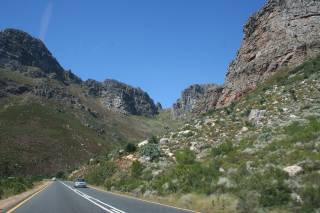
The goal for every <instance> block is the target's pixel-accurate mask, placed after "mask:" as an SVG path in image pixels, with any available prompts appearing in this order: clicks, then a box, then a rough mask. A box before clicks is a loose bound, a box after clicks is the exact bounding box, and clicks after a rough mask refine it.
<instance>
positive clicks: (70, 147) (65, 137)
mask: <svg viewBox="0 0 320 213" xmlns="http://www.w3.org/2000/svg"><path fill="white" fill-rule="evenodd" d="M158 114H159V111H158V108H157V107H156V106H155V104H154V102H153V100H152V99H151V98H150V97H149V95H148V94H147V93H146V92H144V91H143V90H141V89H139V88H133V87H131V86H129V85H126V84H124V83H120V82H117V81H106V82H104V83H100V82H93V83H92V82H91V83H90V81H86V82H84V81H82V80H81V79H80V78H79V77H77V76H76V75H74V74H73V73H72V72H71V71H65V70H64V69H63V68H62V67H61V66H60V64H59V63H58V61H57V60H56V59H55V58H54V57H53V56H52V54H51V53H50V52H49V51H48V50H47V48H46V47H45V45H44V44H43V43H42V42H41V41H40V40H38V39H35V38H33V37H31V36H30V35H28V34H27V33H25V32H23V31H20V30H15V29H7V30H4V31H0V150H1V151H0V153H1V155H0V176H10V175H48V174H52V173H55V172H57V171H66V170H69V169H72V168H75V167H76V166H79V165H81V164H83V163H85V162H87V161H88V160H89V159H90V158H92V157H95V156H97V155H100V154H104V153H105V152H106V151H107V150H110V149H111V147H119V146H123V145H124V144H125V143H127V142H134V141H139V140H143V139H145V138H147V137H149V136H150V135H151V133H152V132H153V131H155V132H164V131H167V130H166V129H167V128H168V125H169V126H170V122H169V124H165V122H163V119H166V118H167V116H166V114H167V112H162V111H161V113H160V114H159V115H158ZM137 115H141V117H139V116H137Z"/></svg>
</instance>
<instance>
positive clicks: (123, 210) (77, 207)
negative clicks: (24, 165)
mask: <svg viewBox="0 0 320 213" xmlns="http://www.w3.org/2000/svg"><path fill="white" fill-rule="evenodd" d="M13 212H15V213H35V212H46V213H58V212H59V213H72V212H75V213H90V212H92V213H96V212H97V213H100V212H109V213H144V212H146V213H149V212H150V213H190V212H191V211H187V210H183V209H177V208H173V207H169V206H165V205H161V204H156V203H150V202H145V201H142V200H138V199H134V198H129V197H126V196H121V195H116V194H112V193H109V192H104V191H100V190H96V189H92V188H85V189H75V188H73V185H72V182H61V181H55V182H53V183H52V184H51V185H49V186H48V187H47V188H45V189H44V190H43V191H41V192H40V193H38V194H36V195H35V196H33V197H32V198H31V199H30V200H28V201H26V202H25V203H23V204H22V205H20V206H18V207H17V208H16V209H15V210H14V211H13Z"/></svg>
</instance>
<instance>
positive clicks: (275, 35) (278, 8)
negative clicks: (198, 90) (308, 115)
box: [218, 0, 320, 106]
mask: <svg viewBox="0 0 320 213" xmlns="http://www.w3.org/2000/svg"><path fill="white" fill-rule="evenodd" d="M244 34H245V37H244V40H243V43H242V46H241V48H240V50H239V51H238V54H237V57H236V59H235V60H234V61H233V62H232V63H231V64H230V67H229V70H228V73H227V76H226V82H225V88H224V90H223V94H222V96H221V97H220V99H219V102H218V106H225V105H228V104H229V103H230V102H232V101H233V100H235V99H237V98H239V97H240V96H242V95H243V94H244V93H245V92H246V91H249V90H251V89H253V88H255V87H256V86H257V84H259V83H261V82H262V81H263V80H265V79H266V78H267V77H269V76H270V75H271V74H273V73H274V72H275V71H277V70H278V68H279V67H281V66H283V65H287V66H289V67H295V66H297V65H299V64H301V63H302V62H303V61H304V60H306V59H307V58H310V57H314V56H316V55H318V54H319V53H320V37H319V34H320V1H318V0H269V1H268V2H267V4H266V5H265V6H264V7H263V8H262V9H261V10H260V11H259V12H257V13H256V14H254V15H253V16H252V17H251V18H250V19H249V21H248V23H247V24H246V25H245V27H244Z"/></svg>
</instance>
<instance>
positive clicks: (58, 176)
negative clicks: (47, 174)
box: [56, 171, 66, 179]
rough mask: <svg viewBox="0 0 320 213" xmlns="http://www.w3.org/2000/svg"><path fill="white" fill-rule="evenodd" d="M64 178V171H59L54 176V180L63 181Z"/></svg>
mask: <svg viewBox="0 0 320 213" xmlns="http://www.w3.org/2000/svg"><path fill="white" fill-rule="evenodd" d="M65 177H66V175H65V173H64V171H59V172H57V174H56V178H59V179H64V178H65Z"/></svg>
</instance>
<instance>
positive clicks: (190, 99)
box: [172, 84, 222, 118]
mask: <svg viewBox="0 0 320 213" xmlns="http://www.w3.org/2000/svg"><path fill="white" fill-rule="evenodd" d="M221 91H222V87H221V86H218V85H216V84H203V85H199V84H195V85H191V86H190V87H188V88H187V89H185V90H184V91H183V92H182V95H181V98H180V99H178V100H177V102H176V103H175V104H173V107H172V116H173V117H174V118H176V117H181V116H185V115H186V114H187V113H189V112H192V113H203V112H207V111H208V110H209V109H211V108H213V107H214V106H215V105H216V104H217V101H218V99H219V96H220V94H221Z"/></svg>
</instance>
